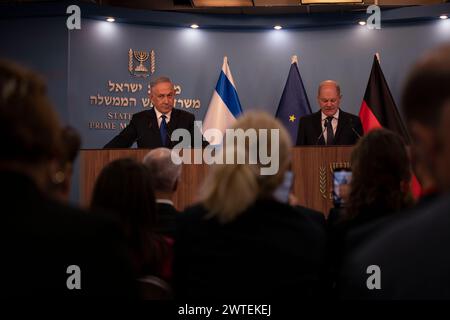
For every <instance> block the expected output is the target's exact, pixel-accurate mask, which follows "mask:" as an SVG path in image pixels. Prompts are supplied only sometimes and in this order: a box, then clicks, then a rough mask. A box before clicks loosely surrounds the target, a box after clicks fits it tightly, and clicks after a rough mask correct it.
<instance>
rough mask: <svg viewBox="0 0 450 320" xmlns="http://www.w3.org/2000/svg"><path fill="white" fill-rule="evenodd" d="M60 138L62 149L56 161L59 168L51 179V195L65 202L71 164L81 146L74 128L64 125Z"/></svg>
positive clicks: (70, 176) (67, 194) (70, 179)
mask: <svg viewBox="0 0 450 320" xmlns="http://www.w3.org/2000/svg"><path fill="white" fill-rule="evenodd" d="M61 138H62V141H63V151H62V153H61V157H60V160H59V161H58V162H59V168H58V170H57V172H56V174H55V176H54V179H53V195H54V196H55V197H56V199H59V200H61V201H63V202H67V201H69V196H70V187H71V184H72V175H73V166H74V163H75V159H76V158H77V155H78V153H79V151H80V147H81V137H80V135H79V134H78V132H77V131H76V130H75V129H74V128H72V127H70V126H66V127H64V128H63V129H62V130H61Z"/></svg>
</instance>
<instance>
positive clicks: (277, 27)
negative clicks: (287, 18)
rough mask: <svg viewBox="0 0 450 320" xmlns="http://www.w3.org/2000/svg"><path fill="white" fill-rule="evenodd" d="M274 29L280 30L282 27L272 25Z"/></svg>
mask: <svg viewBox="0 0 450 320" xmlns="http://www.w3.org/2000/svg"><path fill="white" fill-rule="evenodd" d="M273 28H274V29H275V30H281V29H283V27H282V26H275V27H273Z"/></svg>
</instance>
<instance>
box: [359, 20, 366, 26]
mask: <svg viewBox="0 0 450 320" xmlns="http://www.w3.org/2000/svg"><path fill="white" fill-rule="evenodd" d="M358 24H359V25H360V26H365V25H366V22H365V21H363V20H361V21H358Z"/></svg>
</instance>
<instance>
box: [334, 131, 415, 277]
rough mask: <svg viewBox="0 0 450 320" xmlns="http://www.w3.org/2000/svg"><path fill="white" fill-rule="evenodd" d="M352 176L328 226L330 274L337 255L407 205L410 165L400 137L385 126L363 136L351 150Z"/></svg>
mask: <svg viewBox="0 0 450 320" xmlns="http://www.w3.org/2000/svg"><path fill="white" fill-rule="evenodd" d="M351 164H352V180H351V183H350V194H349V197H348V201H347V203H346V206H345V207H344V208H342V209H340V210H339V211H334V213H336V212H339V217H338V218H337V219H336V220H337V221H336V222H335V224H334V225H331V226H330V228H329V246H330V248H329V250H330V254H331V267H332V273H333V274H334V275H333V278H334V277H336V274H337V273H338V272H339V268H340V265H341V259H342V258H343V257H345V255H347V254H349V253H351V252H352V251H353V250H355V248H357V247H358V246H360V245H361V244H362V243H364V241H367V239H370V237H371V236H373V234H374V232H375V231H376V230H377V229H378V227H379V225H380V223H381V222H382V221H384V219H386V218H387V217H389V216H391V215H392V214H394V213H398V212H400V211H402V210H403V209H406V208H408V207H410V206H411V204H412V201H411V197H410V195H409V181H410V177H411V168H410V162H409V158H408V154H407V151H406V148H405V145H404V142H403V140H402V139H401V137H400V136H399V135H397V134H395V133H394V132H392V131H389V130H386V129H377V130H372V131H370V132H369V133H368V134H366V135H365V136H363V137H362V138H361V139H360V140H359V141H358V143H357V144H356V146H355V148H354V149H353V151H352V154H351Z"/></svg>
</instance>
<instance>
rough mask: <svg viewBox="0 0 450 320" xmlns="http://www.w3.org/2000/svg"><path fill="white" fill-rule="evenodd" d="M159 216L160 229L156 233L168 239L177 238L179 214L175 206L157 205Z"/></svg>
mask: <svg viewBox="0 0 450 320" xmlns="http://www.w3.org/2000/svg"><path fill="white" fill-rule="evenodd" d="M156 211H157V214H158V227H157V228H156V231H157V232H158V233H160V234H163V235H165V236H167V237H170V238H174V237H175V221H176V218H177V216H178V214H179V212H178V210H177V209H175V207H174V206H172V205H170V204H167V203H156Z"/></svg>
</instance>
